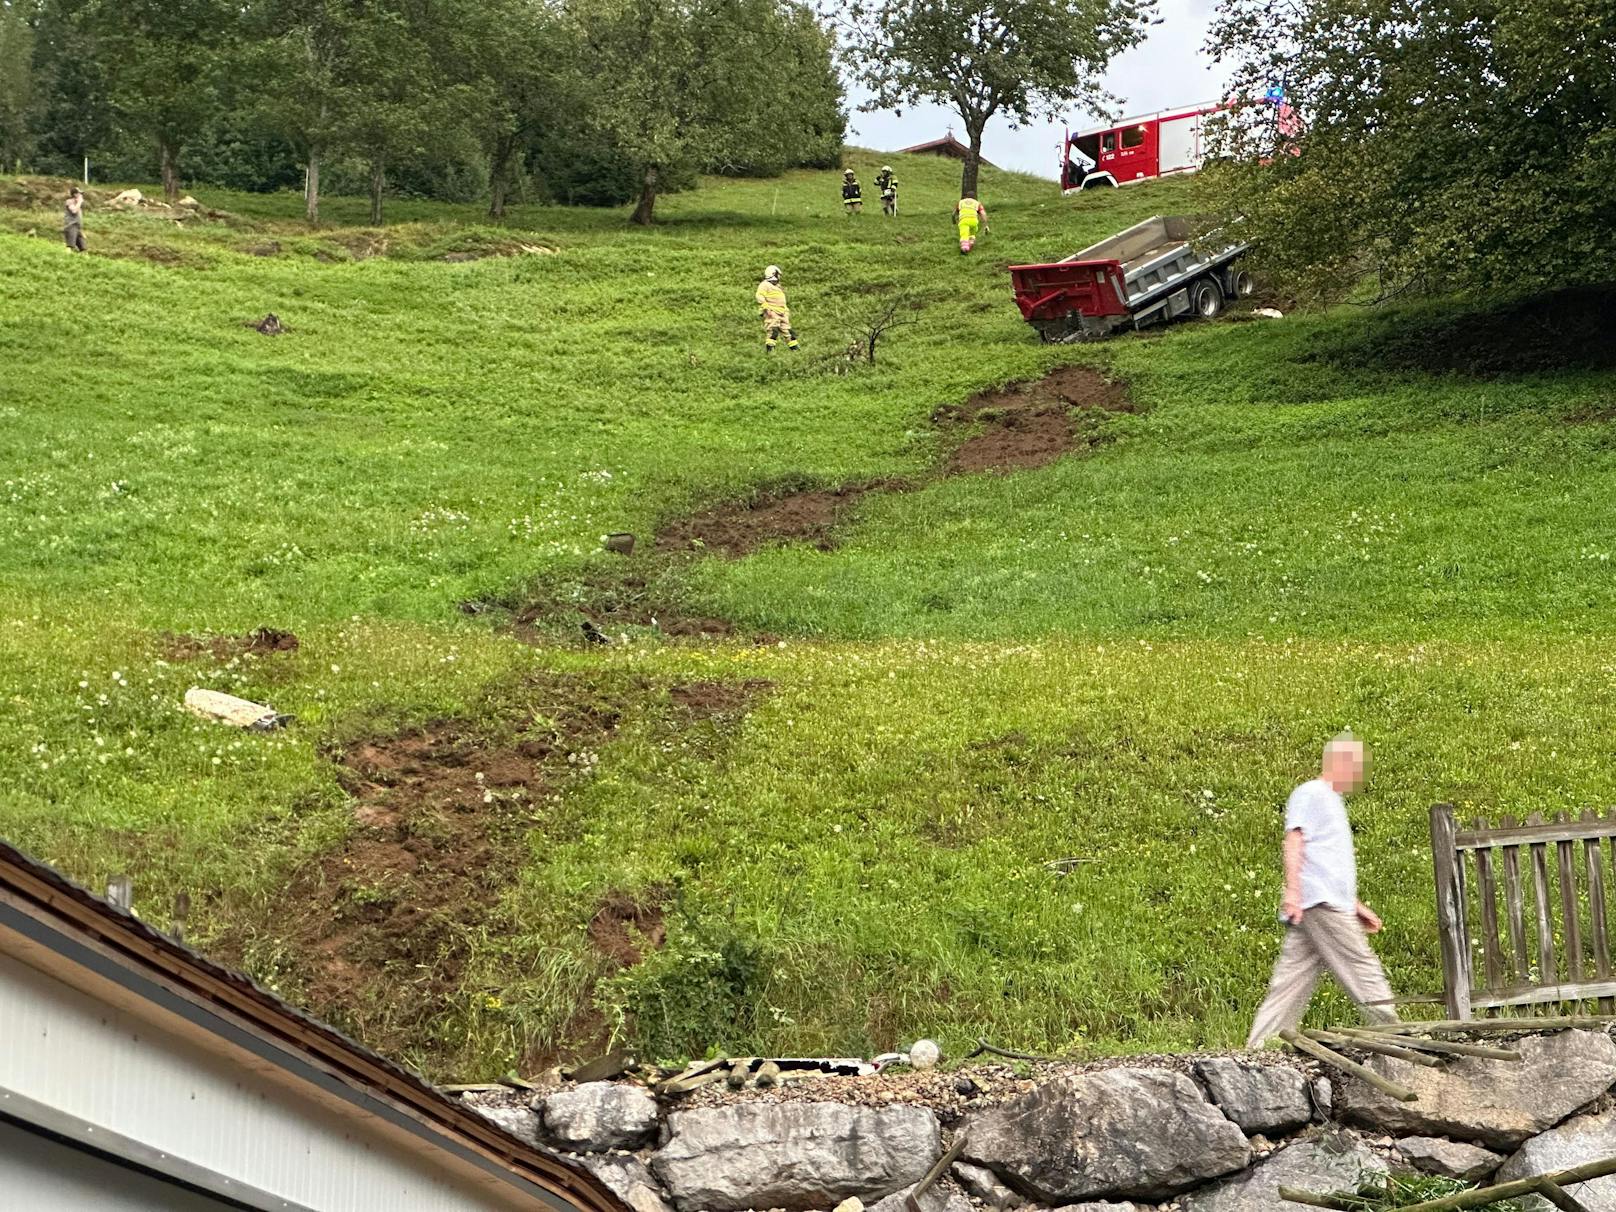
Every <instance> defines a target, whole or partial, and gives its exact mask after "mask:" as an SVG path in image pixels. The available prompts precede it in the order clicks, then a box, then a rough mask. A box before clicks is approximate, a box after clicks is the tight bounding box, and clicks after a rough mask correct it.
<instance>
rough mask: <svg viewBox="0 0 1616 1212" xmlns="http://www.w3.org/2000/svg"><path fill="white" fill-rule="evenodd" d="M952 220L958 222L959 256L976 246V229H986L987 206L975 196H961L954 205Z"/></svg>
mask: <svg viewBox="0 0 1616 1212" xmlns="http://www.w3.org/2000/svg"><path fill="white" fill-rule="evenodd" d="M954 222H956V223H958V224H959V242H960V256H962V257H963V256H964V255H965V254H966V253H968V252H970V251H971V249H973V248H975V247H976V233H977V231H978V229H980V230H982V231H986V230H987V226H988V208H987V207H985V206H983V205H982V204H981V203H980V202H978V201H977V200H976V199H975V198H961V199H960V200H959V204H958V205H957V206H955V207H954Z"/></svg>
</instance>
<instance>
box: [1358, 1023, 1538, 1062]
mask: <svg viewBox="0 0 1616 1212" xmlns="http://www.w3.org/2000/svg"><path fill="white" fill-rule="evenodd" d="M1336 1030H1338V1031H1340V1032H1341V1033H1342V1034H1343V1035H1351V1036H1354V1037H1357V1038H1367V1039H1375V1038H1377V1036H1378V1037H1379V1038H1385V1035H1386V1033H1385V1032H1378V1033H1377V1032H1374V1031H1370V1030H1368V1029H1367V1028H1364V1027H1338V1028H1336ZM1395 1038H1396V1040H1397V1046H1398V1047H1399V1048H1413V1049H1414V1050H1415V1051H1418V1052H1435V1053H1438V1054H1439V1055H1443V1056H1480V1057H1485V1058H1486V1059H1488V1060H1506V1061H1518V1060H1520V1059H1521V1054H1520V1053H1519V1052H1516V1051H1514V1050H1513V1049H1510V1048H1489V1047H1488V1046H1487V1045H1486V1044H1458V1043H1454V1042H1452V1041H1451V1040H1439V1039H1418V1038H1416V1037H1414V1036H1411V1035H1398V1036H1396V1037H1395Z"/></svg>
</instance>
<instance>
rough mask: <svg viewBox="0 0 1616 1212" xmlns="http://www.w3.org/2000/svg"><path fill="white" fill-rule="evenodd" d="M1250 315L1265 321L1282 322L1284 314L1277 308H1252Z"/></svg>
mask: <svg viewBox="0 0 1616 1212" xmlns="http://www.w3.org/2000/svg"><path fill="white" fill-rule="evenodd" d="M1251 314H1252V315H1254V316H1261V317H1262V318H1263V319H1265V320H1283V319H1284V318H1285V313H1284V312H1282V311H1280V310H1279V309H1278V308H1277V307H1254V308H1252V311H1251Z"/></svg>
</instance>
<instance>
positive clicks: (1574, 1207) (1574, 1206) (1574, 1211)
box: [1537, 1175, 1588, 1212]
mask: <svg viewBox="0 0 1616 1212" xmlns="http://www.w3.org/2000/svg"><path fill="white" fill-rule="evenodd" d="M1537 1193H1538V1194H1539V1195H1541V1196H1542V1197H1543V1198H1544V1199H1546V1200H1548V1201H1549V1202H1550V1203H1551V1204H1553V1205H1554V1206H1555V1207H1556V1208H1559V1209H1560V1212H1588V1205H1587V1204H1585V1203H1583V1202H1582V1201H1581V1200H1576V1199H1573V1198H1571V1196H1570V1195H1568V1194H1566V1190H1565V1188H1564V1187H1562V1186H1561V1185H1560V1184H1559V1183H1557V1182H1555V1181H1554V1180H1553V1179H1552V1178H1550V1177H1548V1176H1547V1175H1544V1176H1542V1177H1541V1178H1539V1179H1538V1180H1537Z"/></svg>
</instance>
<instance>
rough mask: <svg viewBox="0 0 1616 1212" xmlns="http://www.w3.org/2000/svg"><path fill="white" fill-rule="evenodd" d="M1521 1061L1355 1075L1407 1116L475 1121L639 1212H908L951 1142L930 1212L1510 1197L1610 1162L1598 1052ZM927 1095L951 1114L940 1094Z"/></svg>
mask: <svg viewBox="0 0 1616 1212" xmlns="http://www.w3.org/2000/svg"><path fill="white" fill-rule="evenodd" d="M1515 1046H1516V1047H1517V1048H1518V1050H1519V1051H1520V1052H1521V1053H1522V1057H1523V1059H1522V1061H1520V1062H1519V1063H1517V1062H1512V1061H1495V1060H1481V1059H1474V1058H1469V1057H1458V1058H1454V1059H1452V1060H1448V1061H1444V1062H1443V1063H1442V1065H1440V1066H1439V1067H1437V1068H1425V1067H1418V1066H1415V1065H1413V1064H1412V1063H1410V1062H1406V1061H1398V1060H1391V1059H1388V1058H1385V1057H1379V1056H1376V1057H1364V1058H1362V1059H1364V1060H1365V1062H1366V1063H1368V1064H1369V1065H1370V1066H1371V1067H1372V1068H1373V1069H1375V1070H1377V1071H1379V1072H1381V1073H1382V1074H1384V1075H1385V1076H1387V1077H1389V1078H1391V1079H1393V1080H1395V1081H1397V1082H1399V1083H1400V1084H1403V1085H1405V1086H1409V1087H1411V1088H1413V1089H1414V1090H1415V1091H1416V1092H1417V1093H1418V1095H1419V1098H1418V1100H1417V1101H1415V1102H1412V1103H1403V1102H1398V1101H1396V1100H1393V1099H1390V1098H1388V1097H1386V1096H1385V1095H1383V1094H1380V1093H1378V1092H1377V1091H1375V1090H1373V1089H1372V1088H1370V1087H1369V1086H1367V1085H1366V1084H1364V1083H1361V1082H1358V1081H1356V1080H1347V1081H1346V1082H1344V1083H1340V1082H1337V1083H1334V1084H1332V1081H1331V1080H1330V1078H1329V1077H1328V1076H1326V1075H1325V1074H1323V1073H1321V1072H1319V1071H1318V1070H1316V1069H1312V1068H1309V1067H1307V1066H1304V1065H1302V1064H1300V1063H1298V1062H1294V1061H1292V1060H1290V1059H1288V1058H1282V1057H1277V1056H1274V1055H1272V1054H1260V1055H1251V1054H1246V1055H1229V1056H1206V1057H1193V1058H1156V1059H1155V1060H1154V1061H1153V1062H1151V1063H1141V1064H1130V1063H1126V1062H1124V1063H1118V1064H1111V1065H1108V1066H1106V1067H1095V1068H1087V1069H1084V1068H1072V1067H1068V1068H1064V1069H1062V1068H1058V1067H1048V1068H1045V1069H1042V1070H1041V1071H1040V1072H1039V1073H1038V1075H1037V1076H1036V1077H1035V1078H1034V1079H1033V1080H1030V1081H1029V1080H1022V1081H1006V1080H1004V1079H1005V1078H1006V1077H1007V1076H1008V1075H1009V1073H1010V1071H1009V1070H1006V1069H1003V1068H998V1069H994V1068H991V1067H989V1068H985V1069H981V1070H968V1071H965V1072H963V1073H960V1074H952V1073H951V1074H946V1075H943V1074H937V1075H932V1078H933V1079H932V1081H931V1082H930V1083H929V1084H928V1085H924V1086H915V1085H910V1086H908V1087H906V1086H904V1085H903V1081H904V1079H902V1078H870V1079H835V1078H827V1079H822V1080H816V1081H814V1082H813V1083H812V1085H811V1087H810V1088H807V1089H797V1088H794V1087H793V1088H787V1089H786V1090H780V1091H767V1092H764V1091H746V1092H744V1093H742V1094H733V1095H732V1094H728V1093H725V1094H722V1095H721V1094H719V1093H718V1092H712V1093H710V1094H708V1095H707V1097H705V1098H692V1099H691V1100H689V1101H687V1102H684V1103H680V1102H677V1101H674V1102H669V1103H667V1104H661V1103H659V1102H658V1101H657V1100H656V1099H654V1098H653V1097H652V1096H651V1095H650V1094H649V1093H648V1092H647V1091H646V1090H644V1089H643V1088H641V1087H639V1086H636V1085H633V1084H630V1083H626V1082H624V1083H610V1082H598V1083H591V1084H588V1085H583V1086H576V1087H570V1088H564V1089H560V1090H557V1091H555V1092H552V1093H548V1094H541V1095H538V1096H536V1097H535V1098H533V1099H532V1101H531V1103H530V1104H524V1103H521V1102H515V1103H512V1102H510V1101H509V1100H507V1101H506V1104H505V1105H481V1106H480V1107H479V1109H480V1110H482V1111H483V1113H484V1114H486V1115H488V1116H489V1117H490V1118H492V1119H495V1120H497V1121H498V1122H499V1123H500V1124H502V1125H503V1126H504V1127H506V1128H507V1129H508V1130H510V1131H511V1132H513V1133H514V1134H515V1135H517V1136H518V1137H520V1138H522V1139H523V1140H526V1141H528V1142H529V1143H531V1144H533V1145H535V1146H537V1147H539V1148H542V1149H546V1150H550V1151H557V1152H562V1153H565V1154H570V1155H571V1156H572V1157H573V1158H574V1159H575V1160H576V1161H577V1163H578V1164H580V1165H582V1166H584V1167H586V1168H588V1169H589V1170H590V1171H592V1172H593V1173H595V1174H596V1175H598V1176H599V1177H600V1178H601V1179H602V1181H604V1182H605V1183H606V1184H607V1185H608V1186H609V1187H611V1188H612V1189H613V1190H614V1191H616V1192H617V1193H618V1194H619V1195H620V1196H621V1197H622V1198H623V1200H624V1202H625V1203H627V1204H628V1205H629V1207H631V1208H632V1209H634V1212H744V1210H745V1209H760V1210H763V1209H784V1210H787V1212H830V1210H831V1209H835V1208H837V1207H838V1206H840V1205H842V1204H843V1203H844V1201H849V1200H857V1201H859V1202H860V1203H861V1204H862V1205H864V1206H865V1207H872V1208H875V1209H877V1210H878V1212H903V1197H904V1196H905V1195H906V1194H907V1193H908V1191H909V1189H910V1188H911V1187H912V1186H913V1185H914V1184H915V1183H917V1182H918V1181H919V1179H920V1178H921V1177H922V1176H923V1175H924V1174H925V1173H926V1172H927V1171H928V1170H929V1169H930V1168H931V1166H932V1165H933V1164H934V1163H935V1162H936V1161H937V1160H938V1158H940V1157H941V1156H942V1154H943V1152H944V1151H945V1150H946V1149H948V1148H949V1147H950V1145H951V1144H952V1143H954V1142H955V1141H956V1140H958V1139H959V1137H960V1136H961V1134H963V1135H964V1137H965V1140H966V1144H965V1147H964V1150H963V1152H962V1154H961V1156H960V1159H959V1161H958V1162H957V1163H956V1164H955V1165H954V1166H953V1167H952V1170H951V1171H950V1173H949V1175H948V1177H947V1179H946V1180H945V1181H943V1182H941V1183H939V1184H938V1185H937V1186H936V1187H934V1188H932V1189H931V1190H929V1191H928V1192H927V1193H926V1194H925V1196H924V1197H923V1198H922V1200H921V1205H922V1209H923V1212H973V1209H975V1208H987V1209H991V1210H993V1212H1009V1210H1012V1209H1025V1210H1027V1212H1037V1209H1039V1208H1045V1207H1061V1208H1066V1209H1069V1210H1071V1212H1102V1210H1109V1212H1144V1210H1145V1209H1176V1210H1180V1212H1256V1210H1258V1209H1265V1210H1273V1209H1281V1208H1284V1207H1288V1206H1291V1205H1286V1204H1284V1203H1283V1202H1282V1201H1281V1200H1280V1199H1279V1198H1278V1195H1277V1194H1276V1192H1277V1189H1278V1187H1279V1186H1280V1185H1282V1184H1283V1185H1287V1186H1295V1187H1302V1188H1307V1189H1311V1190H1316V1191H1331V1190H1342V1189H1346V1188H1350V1187H1352V1186H1354V1185H1355V1184H1356V1183H1357V1181H1358V1179H1359V1178H1360V1176H1362V1175H1364V1174H1366V1173H1373V1172H1385V1171H1386V1170H1388V1169H1398V1168H1402V1169H1412V1170H1419V1171H1424V1172H1427V1173H1434V1174H1441V1175H1447V1176H1450V1177H1457V1178H1463V1179H1466V1180H1471V1181H1477V1180H1481V1179H1485V1178H1489V1177H1491V1176H1492V1175H1494V1174H1495V1173H1496V1174H1498V1175H1499V1176H1500V1177H1501V1178H1502V1179H1509V1178H1517V1177H1521V1176H1523V1175H1528V1174H1533V1173H1538V1172H1541V1171H1543V1170H1552V1169H1558V1168H1562V1167H1566V1166H1571V1165H1576V1164H1578V1163H1580V1162H1584V1161H1591V1160H1594V1159H1597V1158H1603V1157H1609V1156H1613V1155H1616V1110H1611V1109H1610V1108H1611V1106H1612V1097H1611V1089H1612V1085H1613V1083H1616V1044H1613V1043H1612V1041H1611V1038H1610V1036H1609V1035H1608V1034H1605V1033H1601V1032H1590V1031H1565V1032H1560V1033H1557V1034H1552V1035H1543V1036H1532V1037H1527V1038H1525V1039H1522V1040H1520V1041H1519V1042H1518V1043H1517V1045H1515ZM941 1082H946V1083H947V1089H948V1090H951V1091H954V1092H956V1094H955V1096H953V1097H948V1098H942V1097H938V1096H937V1095H936V1092H937V1091H938V1090H941V1089H943V1088H944V1087H943V1086H942V1085H940V1084H939V1083H941ZM1575 1194H1576V1196H1577V1198H1579V1199H1580V1200H1582V1201H1583V1203H1584V1204H1585V1205H1586V1206H1587V1207H1588V1208H1589V1209H1590V1210H1591V1212H1616V1177H1613V1178H1607V1179H1600V1180H1597V1181H1595V1182H1592V1183H1587V1184H1584V1185H1583V1186H1582V1187H1581V1188H1579V1189H1578V1190H1577V1191H1576V1192H1575ZM1536 1206H1538V1207H1541V1208H1542V1209H1546V1210H1547V1209H1549V1205H1548V1204H1547V1203H1546V1202H1542V1201H1538V1204H1537V1205H1536ZM846 1212H852V1209H851V1205H849V1208H848V1209H847V1210H846Z"/></svg>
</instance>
